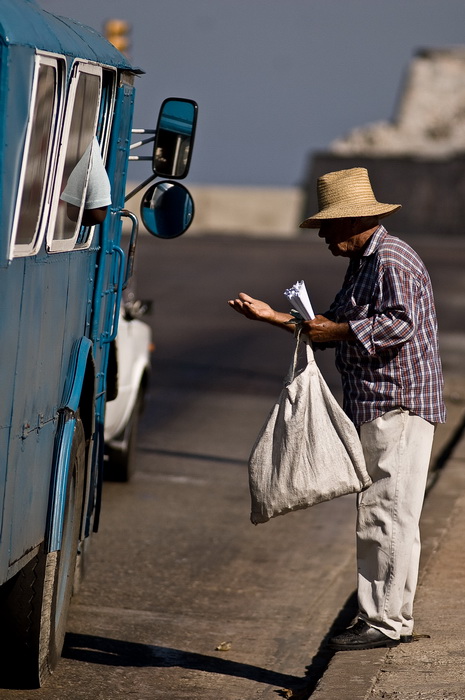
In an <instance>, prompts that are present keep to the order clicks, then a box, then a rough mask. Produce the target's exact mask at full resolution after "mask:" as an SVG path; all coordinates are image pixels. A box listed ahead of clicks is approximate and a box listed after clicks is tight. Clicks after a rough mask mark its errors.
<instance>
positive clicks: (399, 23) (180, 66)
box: [37, 0, 465, 187]
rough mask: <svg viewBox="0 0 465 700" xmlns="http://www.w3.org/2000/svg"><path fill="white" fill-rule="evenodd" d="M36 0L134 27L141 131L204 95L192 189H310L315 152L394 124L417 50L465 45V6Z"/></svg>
mask: <svg viewBox="0 0 465 700" xmlns="http://www.w3.org/2000/svg"><path fill="white" fill-rule="evenodd" d="M37 1H38V3H39V5H41V7H42V8H43V9H45V10H48V11H50V12H54V13H55V14H59V15H64V16H68V17H73V18H74V19H77V20H79V21H80V22H82V23H84V24H87V25H89V26H91V27H94V28H95V29H97V30H99V31H102V28H103V25H104V22H105V21H106V20H107V19H109V18H118V19H125V20H128V21H129V22H130V23H131V25H132V33H131V48H130V58H131V60H132V62H133V64H134V65H137V66H140V67H141V68H143V69H144V70H145V75H143V76H142V77H141V78H140V79H138V80H137V83H136V84H137V96H136V111H135V118H134V126H135V127H145V128H154V127H155V124H156V117H157V114H158V109H159V107H160V104H161V102H162V101H163V99H164V98H165V97H189V98H192V99H194V100H196V102H198V105H199V116H198V128H197V137H196V142H195V147H194V152H193V160H192V166H191V171H190V174H189V177H188V180H189V182H190V183H193V184H209V185H235V186H248V185H255V186H280V187H283V186H284V187H293V186H296V185H299V184H301V182H302V181H303V179H304V177H305V173H306V171H307V168H308V164H309V161H310V159H311V156H312V154H313V153H314V152H315V151H321V150H325V149H326V148H327V147H328V145H329V144H330V143H331V141H332V140H334V139H336V138H339V137H341V136H343V135H345V134H347V133H348V132H350V131H351V130H352V129H353V128H355V127H358V126H362V125H364V124H369V123H373V122H376V121H389V120H391V119H392V118H393V116H394V114H395V111H396V106H397V103H398V99H399V97H400V94H401V89H402V81H403V79H404V77H405V74H406V71H407V69H408V67H409V63H410V61H411V60H412V58H413V57H414V55H415V53H416V52H417V51H418V50H419V49H423V48H443V47H450V46H457V45H465V2H464V0H131V1H130V2H128V1H127V0H124V1H123V0H78V1H77V0H37ZM144 165H146V164H142V163H139V164H135V165H134V166H133V168H143V167H144ZM148 174H149V173H148V172H147V173H146V172H145V170H144V172H143V173H142V172H141V173H140V178H142V177H145V176H148ZM137 176H139V173H138V174H137ZM138 179H139V178H138Z"/></svg>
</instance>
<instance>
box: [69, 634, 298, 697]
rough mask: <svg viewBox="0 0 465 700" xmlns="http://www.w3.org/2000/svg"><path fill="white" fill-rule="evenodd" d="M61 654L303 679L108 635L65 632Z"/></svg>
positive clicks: (265, 678) (107, 662)
mask: <svg viewBox="0 0 465 700" xmlns="http://www.w3.org/2000/svg"><path fill="white" fill-rule="evenodd" d="M62 655H63V657H64V658H66V659H73V660H75V661H82V662H86V663H94V664H100V665H102V666H121V667H136V668H141V667H147V666H152V667H154V668H169V667H181V668H185V669H191V670H198V671H207V672H209V673H217V674H222V675H225V676H236V677H238V678H247V679H249V680H252V681H256V682H258V683H266V684H268V685H277V686H286V687H288V686H289V685H295V684H296V683H298V682H299V681H300V683H302V679H301V678H300V679H299V678H296V677H295V676H289V675H286V674H284V673H276V672H274V671H270V670H268V669H265V668H260V667H258V666H251V665H249V664H243V663H239V662H237V661H228V660H227V659H223V658H219V657H216V656H206V655H205V654H196V653H194V652H190V651H183V650H181V649H171V648H169V647H160V646H153V645H150V644H138V643H135V642H127V641H123V640H119V639H110V638H108V637H96V636H93V635H87V634H72V633H70V634H67V635H66V639H65V647H64V649H63V654H62Z"/></svg>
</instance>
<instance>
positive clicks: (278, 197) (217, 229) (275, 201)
mask: <svg viewBox="0 0 465 700" xmlns="http://www.w3.org/2000/svg"><path fill="white" fill-rule="evenodd" d="M136 184H137V183H136ZM134 187H135V183H130V184H128V187H127V191H128V192H129V191H131V190H132V189H133V188H134ZM186 187H187V188H188V190H189V191H190V192H191V194H192V196H193V198H194V203H195V216H194V221H193V224H192V226H191V227H190V229H189V235H192V234H194V235H195V234H210V233H215V234H217V233H219V234H222V233H224V234H240V235H241V234H242V235H253V236H263V237H268V236H272V237H273V236H275V237H280V238H282V237H284V238H286V237H293V236H298V235H299V233H301V230H300V231H299V228H298V225H299V223H300V221H301V219H300V218H299V217H300V212H301V211H302V199H303V196H304V192H303V191H302V190H301V189H300V188H298V187H295V188H292V187H289V188H279V187H266V188H265V187H219V186H207V185H206V186H199V185H190V184H189V183H186ZM142 195H143V192H140V193H139V194H138V195H136V196H135V197H133V198H132V199H130V200H129V201H128V203H127V207H128V209H130V210H131V211H133V212H134V213H135V214H137V216H139V210H140V201H141V198H142ZM128 227H129V224H128V223H125V224H124V228H125V230H127V229H128ZM141 229H143V227H142V224H141Z"/></svg>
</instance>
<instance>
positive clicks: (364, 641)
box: [329, 620, 400, 651]
mask: <svg viewBox="0 0 465 700" xmlns="http://www.w3.org/2000/svg"><path fill="white" fill-rule="evenodd" d="M398 644H400V640H399V639H390V637H387V636H386V635H385V634H383V633H382V632H380V631H379V630H377V629H375V628H374V627H370V625H368V624H367V623H366V622H365V621H364V620H358V621H357V622H356V623H355V625H354V626H353V627H349V629H348V630H346V631H345V632H343V633H342V634H338V635H337V636H336V637H333V638H332V639H330V641H329V648H330V649H334V650H335V651H355V650H356V649H374V648H375V647H396V646H397V645H398Z"/></svg>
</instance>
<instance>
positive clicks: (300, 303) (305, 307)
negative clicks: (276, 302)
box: [284, 280, 315, 321]
mask: <svg viewBox="0 0 465 700" xmlns="http://www.w3.org/2000/svg"><path fill="white" fill-rule="evenodd" d="M284 296H285V297H287V299H289V301H290V303H291V306H292V308H293V309H295V310H296V311H298V312H299V314H300V315H301V316H302V318H303V319H304V321H311V320H312V318H315V314H314V313H313V308H312V305H311V303H310V299H309V298H308V293H307V288H306V286H305V282H304V281H303V280H301V281H300V282H296V283H295V284H294V286H293V287H290V289H286V290H285V292H284Z"/></svg>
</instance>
